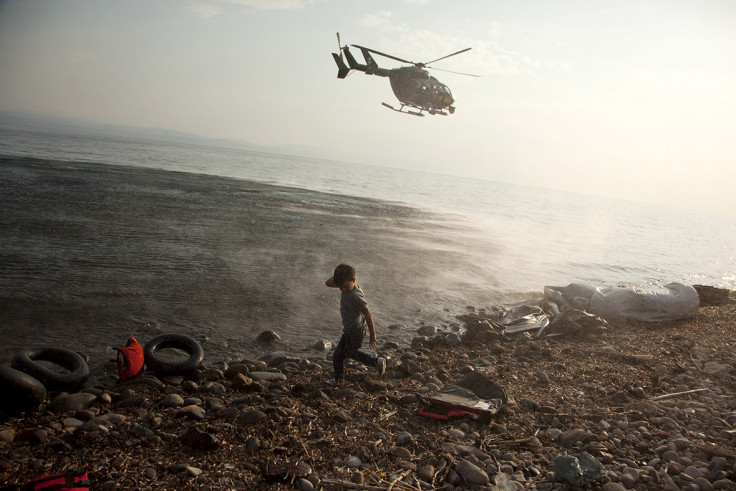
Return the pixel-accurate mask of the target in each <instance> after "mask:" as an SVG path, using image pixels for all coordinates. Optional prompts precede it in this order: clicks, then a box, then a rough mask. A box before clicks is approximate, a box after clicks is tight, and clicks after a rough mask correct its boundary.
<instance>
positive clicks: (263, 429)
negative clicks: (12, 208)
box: [0, 292, 736, 491]
mask: <svg viewBox="0 0 736 491" xmlns="http://www.w3.org/2000/svg"><path fill="white" fill-rule="evenodd" d="M477 313H478V314H483V313H482V312H477ZM458 317H459V318H460V319H458V322H459V323H461V322H464V320H463V319H465V321H467V316H462V315H459V316H458ZM735 317H736V302H734V292H731V294H730V302H729V303H727V304H724V305H701V307H700V308H699V309H698V310H697V312H696V314H695V316H694V317H692V318H690V319H685V320H681V321H670V322H662V323H642V322H616V323H610V326H609V328H608V329H606V330H603V331H596V332H591V333H588V334H586V335H583V336H580V335H578V336H559V337H548V338H541V339H537V340H529V339H526V338H525V337H524V336H514V337H510V338H508V339H496V340H493V341H489V342H488V343H485V344H476V345H473V346H466V345H460V346H457V347H446V346H445V347H438V346H434V347H420V346H419V345H418V344H417V345H414V346H413V347H405V348H397V350H396V352H395V356H393V357H392V358H391V359H390V360H389V366H388V370H387V373H386V376H385V377H383V378H378V377H376V374H375V372H374V371H372V370H371V369H366V368H365V367H362V366H359V365H353V366H352V367H351V368H348V376H347V378H346V383H345V384H344V385H343V386H341V387H339V388H332V387H329V386H327V384H326V383H325V381H326V380H327V379H328V378H330V373H331V371H330V367H329V363H328V362H327V361H326V360H325V363H315V362H312V361H309V360H307V359H306V358H301V359H300V358H292V357H280V358H279V357H276V358H275V359H273V360H272V362H271V363H272V366H270V367H266V366H265V363H264V362H262V361H261V362H260V363H259V362H258V361H256V360H250V361H247V362H246V363H245V365H243V364H240V363H238V362H234V361H232V360H223V361H218V362H212V363H210V364H208V366H209V368H208V369H207V370H205V371H202V372H201V373H200V374H199V376H198V378H197V379H195V380H185V379H183V378H181V377H173V378H168V379H162V381H160V382H156V379H155V378H153V377H150V376H145V377H144V378H142V379H137V380H134V381H131V382H128V383H126V384H123V385H120V386H116V387H112V388H110V387H98V388H96V389H94V388H93V389H85V390H83V392H84V393H86V394H90V395H89V396H86V402H85V403H84V405H83V406H82V407H79V408H77V409H74V410H69V411H61V410H57V411H56V412H52V411H51V410H50V408H51V407H52V405H53V404H57V405H58V404H60V402H58V400H57V401H56V402H55V403H50V404H49V405H48V406H45V407H42V408H41V410H38V411H35V412H34V413H32V414H29V415H26V416H24V417H18V416H13V417H9V418H7V419H4V420H2V422H1V423H0V441H1V442H2V451H1V452H0V481H2V482H8V483H22V482H24V481H26V480H30V479H32V478H36V477H40V476H42V475H46V474H50V473H52V472H60V471H62V470H64V469H65V468H67V467H69V468H84V469H87V470H88V471H89V476H90V479H91V481H92V486H93V488H94V489H141V490H143V489H174V488H179V489H249V490H253V489H255V490H257V489H295V488H297V489H374V490H375V489H379V490H386V489H389V487H392V489H402V490H406V489H414V490H418V489H445V490H453V489H454V490H461V489H462V490H465V489H467V490H476V489H494V488H492V486H494V485H495V486H496V489H539V490H565V489H571V485H570V484H569V483H567V482H565V481H560V480H559V478H558V476H557V475H556V473H555V468H554V460H555V458H556V457H560V456H564V455H571V454H578V453H580V452H587V453H588V454H590V455H591V456H592V457H593V458H595V459H596V460H597V461H598V462H599V463H600V464H601V465H602V466H603V468H604V469H605V470H606V476H605V477H602V480H601V481H597V482H595V483H592V484H590V485H589V486H590V487H592V488H594V489H598V488H601V489H605V490H606V491H616V490H621V489H637V490H638V489H642V490H644V489H668V487H669V489H681V488H688V489H694V488H693V486H694V485H697V486H699V487H700V489H736V452H734V450H733V446H734V441H736V435H735V434H734V428H736V409H734V408H735V407H736V401H735V400H734V394H736V354H734V353H735V352H736V350H735V348H736V327H735V325H734V322H733V319H734V318H735ZM466 326H467V323H466ZM206 361H207V360H206ZM248 364H250V365H252V366H249V365H248ZM256 365H257V366H256ZM273 365H277V366H273ZM243 366H246V367H248V368H247V370H246V369H242V368H240V369H236V368H234V367H243ZM260 370H269V371H272V372H274V373H275V372H280V373H282V374H283V375H284V377H283V379H281V380H273V381H266V380H262V381H258V380H257V379H254V378H253V377H250V376H248V373H250V374H253V372H254V371H260ZM470 371H477V372H480V373H482V374H484V375H485V376H486V377H488V378H489V379H491V380H493V381H494V382H496V383H497V384H499V385H500V386H501V387H502V388H503V389H504V391H505V392H506V394H507V395H508V401H507V403H506V404H505V405H503V406H502V407H501V409H500V411H499V412H498V414H496V415H495V416H494V417H493V418H491V419H490V420H488V421H476V420H473V419H470V418H457V419H451V420H447V421H437V420H433V419H429V418H426V417H423V416H420V415H418V414H417V411H418V410H419V409H421V408H422V407H423V406H424V405H425V403H426V402H425V401H424V400H423V397H425V396H427V395H430V394H432V393H434V392H436V390H437V389H438V388H439V387H442V386H443V385H445V384H448V383H453V382H456V381H457V380H459V379H460V378H461V377H462V376H463V375H464V374H467V373H468V372H470ZM246 372H247V373H246ZM84 406H86V407H84ZM54 407H57V406H54ZM191 428H195V429H196V430H198V431H199V432H200V433H203V434H206V435H209V438H211V439H210V440H207V441H210V442H211V446H210V447H208V448H197V445H199V446H200V447H203V446H204V447H206V446H207V445H206V442H205V440H201V441H200V442H199V443H196V442H194V443H192V441H187V440H186V437H185V434H186V432H187V431H188V430H189V431H193V430H191ZM203 438H205V439H206V438H207V437H203ZM217 442H219V443H217ZM288 461H302V462H304V463H306V464H308V465H309V466H310V467H311V468H312V470H313V472H312V474H311V475H310V476H309V477H308V480H306V479H305V480H304V481H299V482H298V483H296V482H295V483H294V484H291V483H276V484H267V483H266V482H265V481H264V478H263V474H262V466H263V465H264V464H266V463H267V462H288ZM394 479H396V481H395V482H394V484H393V486H392V485H391V482H392V481H394ZM343 481H344V482H343ZM423 483H424V484H423ZM309 486H311V488H310V487H309ZM428 486H431V487H428ZM503 486H506V487H503ZM709 486H710V487H709Z"/></svg>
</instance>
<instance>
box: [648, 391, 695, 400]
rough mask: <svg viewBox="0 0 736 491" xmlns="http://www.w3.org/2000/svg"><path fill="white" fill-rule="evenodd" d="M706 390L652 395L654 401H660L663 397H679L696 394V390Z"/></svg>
mask: <svg viewBox="0 0 736 491" xmlns="http://www.w3.org/2000/svg"><path fill="white" fill-rule="evenodd" d="M704 390H708V389H693V390H685V391H683V392H672V393H671V394H662V395H661V396H657V397H652V398H651V400H652V401H659V400H661V399H669V398H670V397H678V396H683V395H686V394H694V393H695V392H703V391H704Z"/></svg>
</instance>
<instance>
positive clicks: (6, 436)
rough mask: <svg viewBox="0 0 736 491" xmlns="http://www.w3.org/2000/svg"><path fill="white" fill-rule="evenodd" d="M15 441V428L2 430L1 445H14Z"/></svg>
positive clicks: (0, 432)
mask: <svg viewBox="0 0 736 491" xmlns="http://www.w3.org/2000/svg"><path fill="white" fill-rule="evenodd" d="M13 440H15V430H14V429H13V428H3V429H1V430H0V443H12V442H13Z"/></svg>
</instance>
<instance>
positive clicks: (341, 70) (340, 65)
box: [332, 53, 350, 78]
mask: <svg viewBox="0 0 736 491" xmlns="http://www.w3.org/2000/svg"><path fill="white" fill-rule="evenodd" d="M332 57H333V58H334V59H335V63H337V78H345V77H347V76H348V73H349V72H350V68H348V67H347V66H346V65H345V62H344V61H342V58H340V56H339V55H338V54H337V53H332Z"/></svg>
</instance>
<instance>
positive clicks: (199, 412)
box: [176, 404, 207, 420]
mask: <svg viewBox="0 0 736 491" xmlns="http://www.w3.org/2000/svg"><path fill="white" fill-rule="evenodd" d="M176 414H177V416H186V417H187V418H189V419H195V420H201V419H204V418H205V416H206V414H207V413H206V412H205V410H204V409H202V408H201V407H199V406H195V405H193V404H191V405H188V406H184V407H182V408H180V409H179V410H178V411H177V412H176Z"/></svg>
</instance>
